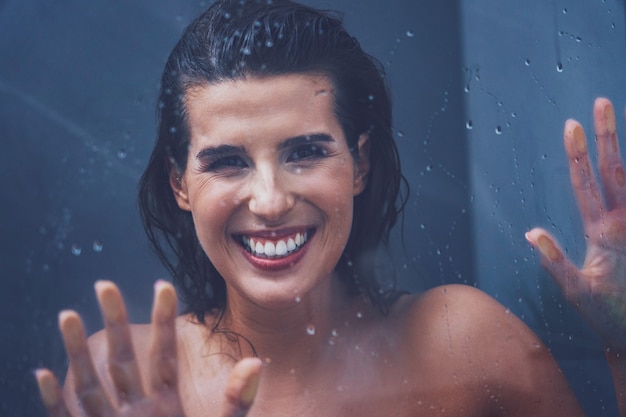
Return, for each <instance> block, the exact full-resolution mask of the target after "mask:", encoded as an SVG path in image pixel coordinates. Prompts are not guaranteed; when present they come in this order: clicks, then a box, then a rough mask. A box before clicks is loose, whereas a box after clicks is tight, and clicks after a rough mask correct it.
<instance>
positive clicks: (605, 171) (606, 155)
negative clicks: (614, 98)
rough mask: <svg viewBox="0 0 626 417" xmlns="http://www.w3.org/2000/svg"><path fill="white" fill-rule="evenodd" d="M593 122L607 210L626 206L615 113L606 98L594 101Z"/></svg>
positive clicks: (624, 181) (625, 184)
mask: <svg viewBox="0 0 626 417" xmlns="http://www.w3.org/2000/svg"><path fill="white" fill-rule="evenodd" d="M593 120H594V123H595V128H596V136H597V137H598V167H599V170H600V177H601V178H602V184H603V186H604V196H605V198H606V202H607V205H608V207H609V209H612V208H615V207H620V206H626V175H625V174H624V164H623V162H622V157H621V155H620V151H619V142H618V140H617V128H616V123H615V111H614V110H613V105H612V104H611V102H610V101H609V100H607V99H606V98H598V99H596V102H595V105H594V107H593Z"/></svg>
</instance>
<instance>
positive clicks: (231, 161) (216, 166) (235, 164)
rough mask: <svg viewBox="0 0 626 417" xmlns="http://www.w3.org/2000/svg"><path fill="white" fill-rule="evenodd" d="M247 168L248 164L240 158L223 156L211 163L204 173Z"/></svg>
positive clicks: (204, 169) (206, 166) (205, 167)
mask: <svg viewBox="0 0 626 417" xmlns="http://www.w3.org/2000/svg"><path fill="white" fill-rule="evenodd" d="M247 167H248V164H247V163H246V162H245V161H244V160H243V159H242V158H241V157H240V156H236V155H230V156H222V157H219V158H216V159H213V160H211V161H209V162H208V163H207V164H206V165H205V166H204V167H203V171H222V170H230V169H242V168H247Z"/></svg>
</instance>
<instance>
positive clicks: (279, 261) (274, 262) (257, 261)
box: [241, 229, 314, 271]
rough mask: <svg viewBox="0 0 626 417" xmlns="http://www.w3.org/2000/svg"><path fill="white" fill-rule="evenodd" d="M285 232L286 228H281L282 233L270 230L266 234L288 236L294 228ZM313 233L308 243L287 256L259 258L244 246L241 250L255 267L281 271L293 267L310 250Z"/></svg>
mask: <svg viewBox="0 0 626 417" xmlns="http://www.w3.org/2000/svg"><path fill="white" fill-rule="evenodd" d="M294 230H296V229H294ZM297 230H302V229H297ZM283 232H284V230H281V231H280V233H281V234H280V235H278V234H277V233H278V232H269V234H268V235H266V236H268V237H270V236H271V237H272V238H276V237H280V236H286V235H289V234H291V233H293V231H292V230H290V231H288V233H286V234H283ZM313 234H314V233H312V234H311V236H309V240H308V241H307V243H306V244H305V245H304V246H302V247H301V248H300V249H299V250H297V251H295V252H292V253H291V254H289V255H287V256H283V257H281V258H259V257H257V256H254V255H253V254H252V253H250V252H249V251H248V250H247V249H246V248H244V247H243V246H241V252H242V253H243V256H244V257H245V258H246V259H247V260H248V262H250V263H251V264H252V265H253V266H254V267H256V268H258V269H262V270H264V271H280V270H284V269H288V268H293V267H294V266H295V265H296V263H298V261H300V259H302V257H303V256H304V255H305V254H306V252H307V251H308V250H309V242H310V240H311V238H312V237H313ZM247 236H261V235H259V234H258V233H254V234H251V235H247Z"/></svg>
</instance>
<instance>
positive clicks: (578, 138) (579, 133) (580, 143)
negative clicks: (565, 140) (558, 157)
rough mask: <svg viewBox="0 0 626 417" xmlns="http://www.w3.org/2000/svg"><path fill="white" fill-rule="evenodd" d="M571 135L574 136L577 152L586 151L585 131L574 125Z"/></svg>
mask: <svg viewBox="0 0 626 417" xmlns="http://www.w3.org/2000/svg"><path fill="white" fill-rule="evenodd" d="M572 136H573V138H574V144H575V145H576V150H578V152H579V153H587V141H586V140H585V131H584V130H583V128H582V127H581V126H580V125H577V126H576V127H574V131H573V132H572Z"/></svg>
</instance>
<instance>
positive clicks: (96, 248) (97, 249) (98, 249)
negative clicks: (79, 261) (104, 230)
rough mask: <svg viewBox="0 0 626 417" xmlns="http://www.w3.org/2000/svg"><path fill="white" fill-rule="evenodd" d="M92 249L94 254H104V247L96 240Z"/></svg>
mask: <svg viewBox="0 0 626 417" xmlns="http://www.w3.org/2000/svg"><path fill="white" fill-rule="evenodd" d="M91 248H92V249H93V251H94V252H96V253H100V252H102V249H103V246H102V243H100V241H98V240H94V241H93V245H92V246H91Z"/></svg>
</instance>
